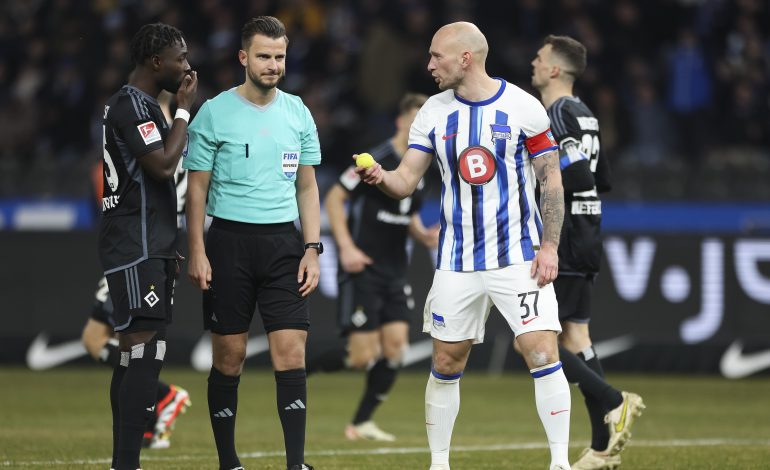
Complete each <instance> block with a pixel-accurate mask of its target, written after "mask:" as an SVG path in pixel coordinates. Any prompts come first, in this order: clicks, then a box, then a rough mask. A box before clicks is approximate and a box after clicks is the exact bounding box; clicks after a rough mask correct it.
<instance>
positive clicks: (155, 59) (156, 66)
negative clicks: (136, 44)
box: [150, 54, 161, 72]
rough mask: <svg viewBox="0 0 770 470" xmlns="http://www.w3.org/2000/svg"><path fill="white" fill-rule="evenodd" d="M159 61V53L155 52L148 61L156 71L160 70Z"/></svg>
mask: <svg viewBox="0 0 770 470" xmlns="http://www.w3.org/2000/svg"><path fill="white" fill-rule="evenodd" d="M160 62H161V59H160V56H159V55H157V54H156V55H154V56H152V57H150V63H151V64H152V69H153V70H155V71H156V72H157V71H158V70H160Z"/></svg>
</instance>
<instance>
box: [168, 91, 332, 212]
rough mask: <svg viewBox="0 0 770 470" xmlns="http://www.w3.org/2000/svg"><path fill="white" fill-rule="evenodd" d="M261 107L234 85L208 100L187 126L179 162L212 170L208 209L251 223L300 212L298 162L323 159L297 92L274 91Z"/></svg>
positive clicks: (314, 133) (312, 161)
mask: <svg viewBox="0 0 770 470" xmlns="http://www.w3.org/2000/svg"><path fill="white" fill-rule="evenodd" d="M276 91H277V93H276V96H275V98H274V99H273V101H272V102H271V103H270V104H268V105H266V106H264V107H260V106H257V105H255V104H254V103H252V102H250V101H248V100H247V99H245V98H243V97H242V96H241V95H239V94H238V93H237V92H236V90H235V88H232V89H230V90H227V91H224V92H222V93H220V94H219V95H217V96H216V97H215V98H213V99H210V100H208V101H206V103H204V104H203V106H202V107H201V108H200V110H199V111H198V114H197V115H196V116H195V119H193V121H192V123H191V124H190V128H189V143H188V151H187V155H186V156H185V157H184V162H183V164H182V166H183V167H184V168H186V169H188V170H202V171H210V172H211V183H210V185H209V194H208V205H207V213H208V214H209V215H211V216H214V217H219V218H222V219H227V220H235V221H238V222H248V223H252V224H274V223H280V222H291V221H294V220H295V219H297V217H299V210H298V208H297V199H296V190H295V186H294V183H295V181H296V180H297V170H298V169H299V165H318V164H320V163H321V146H320V144H319V142H318V132H317V131H316V126H315V122H314V121H313V116H311V115H310V111H309V110H308V109H307V107H306V106H305V105H304V103H302V100H301V99H300V98H299V97H298V96H294V95H290V94H288V93H284V92H282V91H280V90H277V89H276Z"/></svg>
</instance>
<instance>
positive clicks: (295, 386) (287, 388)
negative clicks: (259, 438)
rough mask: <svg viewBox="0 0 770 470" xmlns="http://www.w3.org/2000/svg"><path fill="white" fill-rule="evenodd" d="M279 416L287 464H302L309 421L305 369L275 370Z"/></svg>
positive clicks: (288, 465) (289, 465) (289, 466)
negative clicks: (306, 427) (306, 428)
mask: <svg viewBox="0 0 770 470" xmlns="http://www.w3.org/2000/svg"><path fill="white" fill-rule="evenodd" d="M275 391H276V403H277V405H278V417H279V418H281V426H282V427H283V442H284V445H285V446H286V466H287V467H288V468H291V467H292V466H293V465H299V466H302V463H303V462H304V461H305V423H306V421H307V373H306V372H305V369H291V370H283V371H276V372H275Z"/></svg>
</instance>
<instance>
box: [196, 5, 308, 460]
mask: <svg viewBox="0 0 770 470" xmlns="http://www.w3.org/2000/svg"><path fill="white" fill-rule="evenodd" d="M241 40H242V45H241V47H242V49H241V50H240V51H238V59H239V60H240V63H241V65H242V66H243V67H244V69H245V72H246V73H245V75H246V77H245V80H244V82H243V84H241V85H239V86H237V87H235V88H232V89H230V90H227V91H224V92H222V93H220V94H219V95H217V96H216V97H215V98H214V99H211V100H208V101H207V102H206V103H205V104H204V105H203V106H202V107H201V109H200V111H199V112H198V115H197V116H196V117H195V120H194V121H193V123H192V124H191V125H190V147H189V153H188V156H187V157H186V158H185V161H184V167H185V168H187V169H188V170H190V174H189V183H188V207H187V222H188V224H187V225H188V237H189V249H190V263H189V276H190V279H191V280H192V281H193V283H194V284H195V285H197V286H198V287H200V288H201V289H203V291H204V293H203V321H204V326H205V328H206V329H208V330H211V333H212V335H211V341H212V349H213V356H214V357H213V367H212V368H211V373H210V375H209V379H208V404H209V417H210V419H211V427H212V430H213V432H214V440H215V441H216V446H217V452H218V453H219V465H220V469H239V468H241V463H240V461H239V459H238V455H237V454H236V452H235V418H236V416H237V408H238V383H239V381H240V375H241V371H242V369H243V361H244V359H245V355H246V341H247V335H248V330H249V326H250V324H251V319H252V316H253V314H254V308H255V306H258V308H259V313H260V315H261V317H262V323H263V325H264V328H265V331H266V332H267V336H268V341H269V344H270V357H271V359H272V363H273V368H274V369H275V382H276V391H277V406H278V415H279V417H280V420H281V425H282V426H283V434H284V443H285V446H286V461H287V467H288V468H289V469H290V470H295V469H296V470H301V469H310V468H312V467H309V466H306V465H305V464H304V463H303V461H304V447H305V421H306V411H307V408H306V407H307V387H306V373H305V342H306V340H307V329H308V326H309V324H310V322H309V313H308V306H307V296H308V295H310V293H311V292H313V290H315V288H316V286H317V285H318V278H319V273H320V269H319V265H318V256H319V255H320V254H321V252H322V251H323V247H322V245H321V244H320V242H319V239H320V204H319V196H318V186H317V184H316V179H315V169H314V168H313V165H318V164H319V163H321V150H320V145H319V142H318V134H317V132H316V126H315V123H314V121H313V117H312V116H311V115H310V111H308V109H307V108H306V107H305V105H304V104H303V103H302V100H301V99H300V98H299V97H297V96H293V95H289V94H287V93H284V92H283V91H281V90H279V89H278V88H277V86H278V83H279V82H280V81H281V79H282V78H283V76H284V71H285V59H286V47H287V44H288V42H289V40H288V38H287V37H286V30H285V28H284V26H283V24H282V23H281V22H280V21H279V20H277V19H276V18H273V17H270V16H260V17H257V18H253V19H251V20H249V21H248V22H247V23H246V24H245V25H244V27H243V30H242V35H241ZM204 209H205V210H204ZM204 212H208V214H209V215H211V216H212V217H213V222H212V224H211V228H210V229H209V233H208V237H207V239H206V242H205V246H204V241H203V222H204ZM297 216H299V218H300V221H301V223H302V235H300V234H299V233H298V232H297V230H296V229H295V227H294V220H295V219H296V218H297ZM303 239H304V241H303Z"/></svg>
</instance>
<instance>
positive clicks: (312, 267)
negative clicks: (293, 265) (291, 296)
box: [297, 249, 321, 297]
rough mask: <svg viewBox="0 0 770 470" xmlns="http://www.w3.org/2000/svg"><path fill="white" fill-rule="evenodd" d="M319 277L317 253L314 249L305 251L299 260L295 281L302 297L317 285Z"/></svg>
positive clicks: (310, 292) (311, 291) (319, 269)
mask: <svg viewBox="0 0 770 470" xmlns="http://www.w3.org/2000/svg"><path fill="white" fill-rule="evenodd" d="M320 278H321V267H320V265H319V264H318V253H317V252H316V250H314V249H310V250H307V251H305V256H303V257H302V260H301V261H300V262H299V272H298V273H297V282H298V283H299V284H301V285H300V286H299V293H300V295H302V297H307V296H308V295H310V294H312V293H313V291H314V290H315V289H316V287H318V280H319V279H320Z"/></svg>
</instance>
